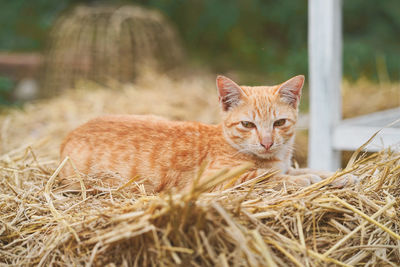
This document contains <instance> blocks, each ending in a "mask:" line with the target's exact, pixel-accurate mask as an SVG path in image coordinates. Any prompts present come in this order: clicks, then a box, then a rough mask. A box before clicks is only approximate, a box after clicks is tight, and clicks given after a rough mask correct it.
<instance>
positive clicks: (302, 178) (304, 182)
mask: <svg viewBox="0 0 400 267" xmlns="http://www.w3.org/2000/svg"><path fill="white" fill-rule="evenodd" d="M320 181H322V178H321V177H319V176H318V175H316V174H306V175H299V176H293V177H292V179H291V182H292V183H293V184H295V185H298V186H303V187H306V186H309V185H311V184H315V183H318V182H320Z"/></svg>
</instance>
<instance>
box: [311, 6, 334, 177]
mask: <svg viewBox="0 0 400 267" xmlns="http://www.w3.org/2000/svg"><path fill="white" fill-rule="evenodd" d="M308 10H309V11H308V42H309V72H310V132H309V156H308V164H309V166H310V167H311V168H315V169H325V170H335V169H337V168H338V167H339V163H340V154H339V152H338V151H334V150H333V132H334V127H335V126H336V125H338V123H339V121H340V118H341V95H340V86H341V80H342V60H341V57H342V33H341V1H340V0H310V1H309V7H308Z"/></svg>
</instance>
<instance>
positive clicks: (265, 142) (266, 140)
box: [260, 137, 274, 150]
mask: <svg viewBox="0 0 400 267" xmlns="http://www.w3.org/2000/svg"><path fill="white" fill-rule="evenodd" d="M260 144H261V145H262V146H263V147H264V148H265V149H266V150H269V149H270V148H271V146H272V145H273V144H274V141H273V140H272V138H271V137H266V138H263V139H262V140H261V143H260Z"/></svg>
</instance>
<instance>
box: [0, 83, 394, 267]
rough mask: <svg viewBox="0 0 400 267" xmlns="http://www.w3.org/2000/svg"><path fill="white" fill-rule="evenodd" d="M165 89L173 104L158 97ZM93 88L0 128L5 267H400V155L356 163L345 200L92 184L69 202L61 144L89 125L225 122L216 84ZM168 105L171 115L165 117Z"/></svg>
mask: <svg viewBox="0 0 400 267" xmlns="http://www.w3.org/2000/svg"><path fill="white" fill-rule="evenodd" d="M161 84H162V85H163V86H166V88H167V89H165V92H168V94H167V93H165V95H164V94H163V93H161V92H160V91H156V90H151V89H149V88H157V87H158V86H159V85H161ZM90 85H91V84H90V83H85V84H84V87H85V89H84V90H77V91H70V92H68V94H66V95H64V96H63V97H59V98H56V99H54V100H52V101H48V100H46V101H40V102H38V103H36V104H31V105H27V106H25V108H24V110H23V111H17V110H15V111H12V112H10V113H8V114H7V116H3V117H1V118H0V120H1V122H2V123H1V125H2V127H1V131H0V134H1V145H2V146H1V149H2V150H1V155H0V175H1V179H0V207H1V211H2V213H1V216H0V264H4V265H15V266H21V265H22V266H23V265H29V266H30V265H50V264H55V265H61V266H68V265H84V264H88V265H106V264H110V266H113V265H118V266H119V265H123V266H134V265H137V266H148V265H157V266H159V265H163V266H176V265H181V266H217V265H218V266H265V265H269V266H276V265H278V266H305V265H310V266H331V265H341V266H350V265H353V266H364V265H370V266H371V265H372V266H377V265H394V266H395V265H396V264H398V262H399V261H400V250H399V246H400V236H399V229H400V219H399V218H400V216H399V214H400V190H399V188H400V167H399V166H400V154H399V153H398V152H393V151H391V150H384V151H381V152H379V153H374V154H372V155H369V156H366V155H364V154H362V153H360V154H357V155H355V157H354V158H353V159H352V160H351V161H350V164H349V166H348V167H347V168H346V169H345V170H344V171H343V172H338V173H337V174H336V175H335V176H336V177H337V176H340V175H343V174H344V173H347V172H351V173H353V174H355V175H358V176H359V177H360V178H361V182H360V184H358V185H354V186H352V187H347V188H343V189H337V188H331V187H329V186H328V185H327V183H329V182H330V181H331V180H332V179H335V176H334V177H332V178H330V179H328V180H326V181H322V182H320V183H317V184H314V185H312V186H310V187H308V188H283V189H281V190H276V189H273V188H274V186H273V185H272V184H270V181H269V180H268V178H261V177H260V178H259V179H256V180H252V181H248V182H246V183H244V184H242V185H239V186H236V187H235V188H226V189H224V190H221V191H218V192H213V193H208V192H207V188H209V187H210V186H212V184H211V182H212V181H208V180H207V179H204V180H201V181H200V182H199V183H198V184H197V185H196V186H194V187H193V190H192V191H191V192H188V193H184V194H183V193H179V192H177V193H171V194H169V193H168V192H165V193H164V194H159V195H153V194H150V193H148V192H145V191H144V190H143V188H142V187H141V186H140V185H137V184H135V182H134V181H130V182H128V183H127V184H121V185H118V186H116V187H114V188H102V187H101V186H100V185H101V182H100V181H97V180H96V179H95V178H93V179H92V180H90V179H88V180H85V183H84V186H82V190H81V192H79V193H66V192H64V191H63V188H62V186H61V185H60V183H59V179H58V177H57V173H58V171H59V170H60V168H62V166H63V165H64V164H69V163H68V162H67V161H65V162H63V163H61V165H60V164H59V160H58V147H59V143H60V141H61V139H62V138H63V136H64V135H65V134H66V133H67V132H68V130H69V129H70V128H72V127H74V126H75V125H76V124H78V123H80V122H81V121H82V120H86V119H88V118H89V117H90V116H95V115H98V114H102V113H105V112H107V113H117V112H122V111H124V110H125V111H127V112H129V113H130V112H132V113H141V114H143V113H147V112H151V113H156V114H160V115H162V113H164V115H165V114H169V115H170V117H174V118H178V119H179V118H181V119H189V118H191V119H194V118H202V119H201V120H203V121H206V122H207V121H209V122H212V121H213V120H214V118H215V117H216V115H215V113H213V112H214V111H213V112H211V111H208V113H201V110H208V107H213V106H214V107H215V104H214V103H215V98H216V95H215V90H214V86H213V79H212V78H210V80H207V81H198V80H186V81H184V82H181V83H177V82H175V81H171V80H170V79H167V78H163V77H159V79H157V80H156V79H151V78H149V79H148V80H145V81H142V82H141V83H140V84H136V85H132V86H128V87H127V86H126V85H125V86H123V87H122V88H121V90H119V93H118V94H117V93H112V92H111V91H110V90H107V89H103V90H88V88H89V87H90ZM187 88H192V89H193V91H192V92H190V93H189V92H187ZM205 88H208V89H209V90H210V91H207V90H208V89H205ZM174 90H175V91H174ZM171 92H173V94H181V96H182V97H183V99H184V100H183V102H176V101H177V100H176V99H174V97H171V94H172V93H171ZM185 92H186V94H185ZM212 92H214V95H213V93H212ZM189 96H190V97H189ZM110 97H112V98H113V103H112V104H110V103H109V101H108V100H109V99H110ZM189 99H192V100H191V101H193V102H191V101H190V100H189ZM134 100H136V101H134ZM149 100H152V101H149ZM157 100H159V102H157ZM141 102H147V104H148V105H150V106H149V107H146V106H145V105H143V106H141V104H140V103H141ZM154 102H156V103H154ZM164 102H168V103H169V104H168V105H165V106H161V107H160V109H157V106H158V105H160V103H164ZM196 102H198V103H197V106H196V104H195V103H196ZM132 103H137V104H136V105H132ZM186 105H188V106H186ZM202 106H203V107H202ZM189 107H190V108H189ZM200 107H202V109H200ZM197 108H198V109H197ZM154 111H155V112H154ZM191 112H193V113H191ZM215 112H217V111H216V110H215ZM29 144H30V146H28V145H29ZM232 177H233V176H232V175H230V176H220V177H217V178H216V179H215V180H213V181H214V182H215V181H216V182H220V183H222V182H224V181H227V180H229V179H232ZM76 179H80V178H79V177H78V176H77V177H76ZM89 185H90V186H89ZM96 185H97V186H96ZM129 187H136V188H137V193H132V191H131V190H130V188H129ZM87 188H95V189H96V190H97V191H93V189H90V190H89V189H87Z"/></svg>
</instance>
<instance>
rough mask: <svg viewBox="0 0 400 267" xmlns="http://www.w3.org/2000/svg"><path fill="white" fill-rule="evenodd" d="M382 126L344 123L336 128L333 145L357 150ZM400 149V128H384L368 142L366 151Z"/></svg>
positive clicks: (342, 148)
mask: <svg viewBox="0 0 400 267" xmlns="http://www.w3.org/2000/svg"><path fill="white" fill-rule="evenodd" d="M380 129H382V128H381V127H371V126H357V125H350V124H342V125H339V126H337V127H336V128H335V131H334V134H333V146H334V148H335V149H338V150H356V149H358V148H359V147H360V146H362V145H363V144H364V143H365V142H367V141H368V140H369V139H370V138H371V137H372V136H373V135H374V134H375V133H376V132H378V131H379V130H380ZM389 146H390V148H391V149H392V150H400V128H384V129H382V131H381V132H380V133H379V134H378V135H377V136H376V137H375V138H374V139H373V140H372V141H371V143H369V144H368V146H367V147H366V149H365V150H366V151H370V152H376V151H380V150H382V149H384V148H388V147H389Z"/></svg>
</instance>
